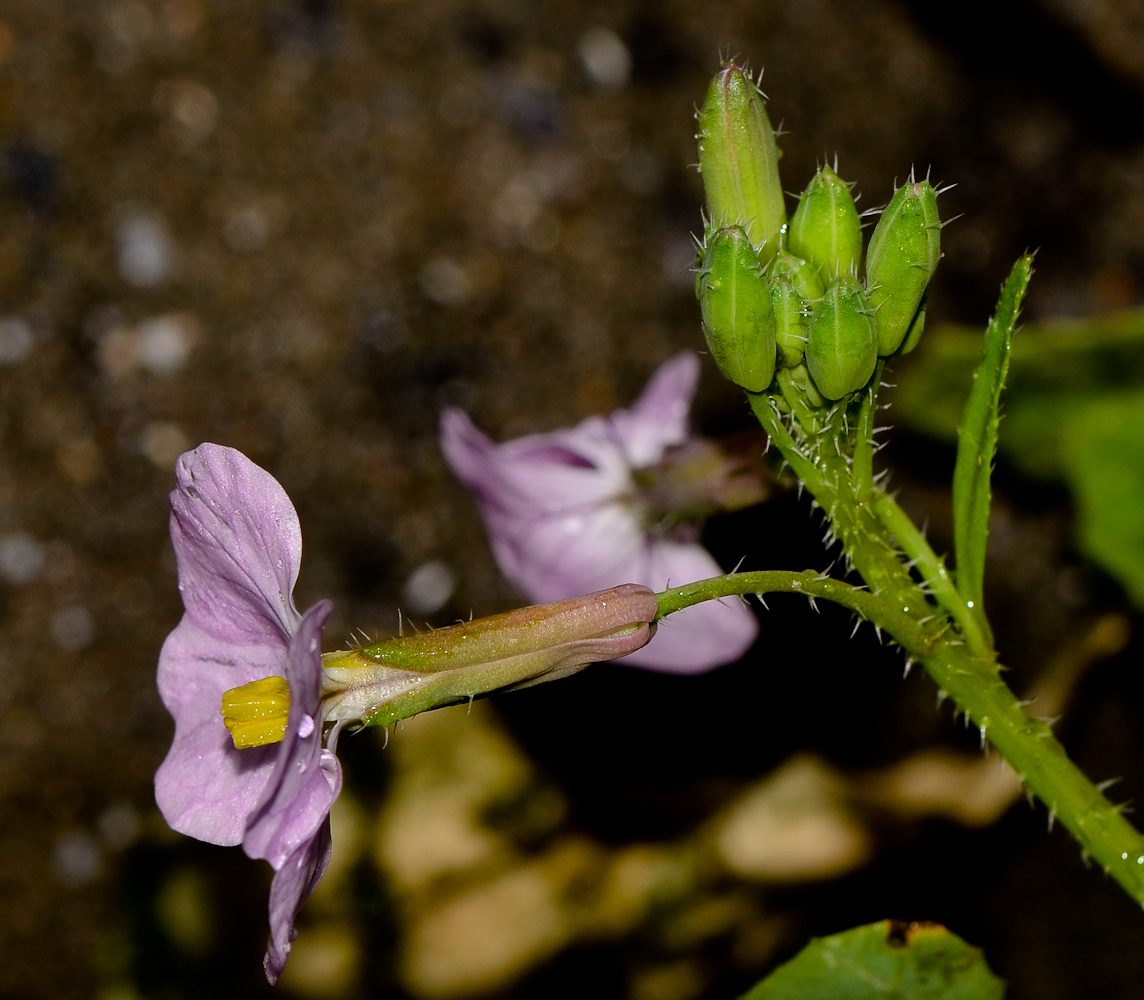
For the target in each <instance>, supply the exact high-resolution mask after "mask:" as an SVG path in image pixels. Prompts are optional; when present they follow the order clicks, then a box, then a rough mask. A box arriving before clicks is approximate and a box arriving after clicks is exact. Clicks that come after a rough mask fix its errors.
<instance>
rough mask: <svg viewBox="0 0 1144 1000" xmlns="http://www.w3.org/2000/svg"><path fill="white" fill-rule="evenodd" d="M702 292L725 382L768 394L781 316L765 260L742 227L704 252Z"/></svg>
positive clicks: (712, 237)
mask: <svg viewBox="0 0 1144 1000" xmlns="http://www.w3.org/2000/svg"><path fill="white" fill-rule="evenodd" d="M699 265H700V266H699V272H698V276H697V278H696V289H697V293H698V296H699V307H700V309H701V311H702V313H703V335H704V337H706V338H707V347H708V348H709V349H710V351H711V356H712V357H713V358H714V359H715V363H716V364H717V365H718V366H719V371H721V372H722V373H723V375H724V377H725V378H726V379H727V380H728V381H730V382H734V383H735V385H738V386H741V387H742V388H744V389H746V390H747V391H748V392H762V391H763V390H764V389H766V388H767V386H769V385H770V384H771V380H772V379H773V378H774V375H775V314H774V307H773V306H772V304H771V290H770V288H769V286H768V285H767V282H766V279H765V278H764V277H763V268H762V265H761V264H760V262H759V255H758V254H757V253H756V252H755V249H754V247H752V246H751V240H750V237H749V236H748V235H747V234H746V232H744V231H743V229H741V228H740V227H739V226H728V227H727V228H725V229H717V230H715V231H714V232H712V233H710V234H709V235H708V237H707V240H706V243H705V244H704V246H703V249H702V250H701V251H700V261H699Z"/></svg>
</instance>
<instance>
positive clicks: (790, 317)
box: [770, 278, 809, 368]
mask: <svg viewBox="0 0 1144 1000" xmlns="http://www.w3.org/2000/svg"><path fill="white" fill-rule="evenodd" d="M770 286H771V303H772V304H773V306H774V311H775V345H776V347H778V363H779V366H780V367H782V368H793V367H794V366H795V365H797V364H800V363H801V362H802V356H803V353H804V352H805V350H806V340H807V333H806V330H807V320H808V319H809V317H808V310H807V305H806V302H805V301H804V300H803V297H802V296H801V295H799V294H798V289H797V288H795V287H794V285H792V284H791V283H790V280H789V279H787V278H779V279H777V280H776V281H772V282H770Z"/></svg>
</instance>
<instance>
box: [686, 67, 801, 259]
mask: <svg viewBox="0 0 1144 1000" xmlns="http://www.w3.org/2000/svg"><path fill="white" fill-rule="evenodd" d="M697 117H698V120H699V134H698V135H697V136H696V138H697V139H698V140H699V170H700V173H702V175H703V188H704V191H705V192H706V194H707V208H708V211H709V212H710V218H711V224H712V225H713V226H735V225H737V226H742V227H743V229H744V230H746V233H747V235H748V237H749V238H750V240H751V243H752V245H754V247H755V248H756V249H757V250H759V251H760V254H761V256H762V258H763V261H764V263H765V262H766V261H767V260H769V259H770V257H772V256H773V255H774V253H775V251H776V250H777V249H778V237H779V233H780V231H781V230H782V227H783V224H784V223H785V222H786V205H785V203H784V201H783V189H782V184H781V182H780V181H779V156H780V155H781V154H780V153H779V148H778V144H777V143H776V142H775V130H774V129H773V128H772V127H771V122H770V119H769V118H768V117H767V111H766V107H765V106H764V104H763V98H762V95H761V94H760V93H759V88H758V87H756V86H755V84H754V82H753V81H752V80H751V79H750V77H748V76H747V75H746V74H744V72H743V71H742V70H741V69H740V68H739V67H738V66H736V65H735V64H734V63H728V64H727V65H726V66H724V67H723V69H721V70H720V71H719V72H718V73H717V74H716V75H715V79H714V80H712V81H711V86H710V87H709V88H708V89H707V96H706V98H705V99H704V101H703V107H702V108H700V110H699V114H698V116H697Z"/></svg>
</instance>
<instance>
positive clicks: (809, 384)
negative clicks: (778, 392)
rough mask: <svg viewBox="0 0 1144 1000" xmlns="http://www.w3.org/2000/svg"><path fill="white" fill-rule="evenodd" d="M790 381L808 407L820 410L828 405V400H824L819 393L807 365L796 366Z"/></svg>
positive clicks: (792, 370)
mask: <svg viewBox="0 0 1144 1000" xmlns="http://www.w3.org/2000/svg"><path fill="white" fill-rule="evenodd" d="M790 380H791V384H792V385H794V387H795V388H796V389H797V390H798V391H799V394H800V395H801V396H802V398H803V400H804V401H805V402H806V403H807V405H808V406H811V407H813V408H814V409H816V410H820V409H822V407H824V406H825V405H826V400H825V399H823V398H822V393H821V392H819V391H818V386H816V385H815V384H814V379H812V378H811V377H810V372H809V371H808V370H807V367H806V365H805V364H802V365H795V366H794V367H793V368H792V369H791V370H790Z"/></svg>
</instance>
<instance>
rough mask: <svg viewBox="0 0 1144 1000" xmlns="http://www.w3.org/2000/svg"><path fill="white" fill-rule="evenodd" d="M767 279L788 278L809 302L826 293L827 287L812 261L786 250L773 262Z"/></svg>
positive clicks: (768, 270)
mask: <svg viewBox="0 0 1144 1000" xmlns="http://www.w3.org/2000/svg"><path fill="white" fill-rule="evenodd" d="M767 277H768V278H770V279H771V280H772V281H774V280H777V279H778V278H786V279H787V280H788V281H789V282H790V283H791V284H792V285H794V287H795V289H796V290H797V292H798V294H799V295H801V296H802V297H803V298H804V299H805V300H806V301H807V302H813V301H814V300H815V299H820V298H822V293H823V292H825V291H826V286H825V285H824V284H823V283H822V279H821V278H820V277H819V276H818V269H817V268H816V267H815V266H814V265H813V264H812V263H811V262H810V261H808V260H804V259H803V258H802V257H796V256H795V255H794V254H793V253H787V252H786V251H785V250H783V251H780V252H779V253H778V254H777V255H776V257H775V259H774V260H772V261H771V265H770V267H769V268H767Z"/></svg>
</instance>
